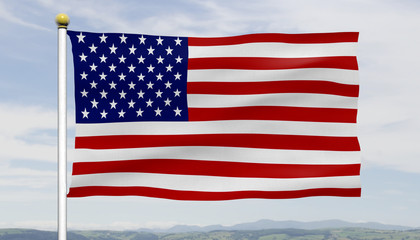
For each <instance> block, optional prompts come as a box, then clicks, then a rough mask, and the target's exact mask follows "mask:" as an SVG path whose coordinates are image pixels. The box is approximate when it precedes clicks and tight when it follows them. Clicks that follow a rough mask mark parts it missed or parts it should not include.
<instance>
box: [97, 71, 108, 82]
mask: <svg viewBox="0 0 420 240" xmlns="http://www.w3.org/2000/svg"><path fill="white" fill-rule="evenodd" d="M106 76H107V75H105V73H104V72H102V73H101V74H100V75H99V77H101V80H105V81H106Z"/></svg>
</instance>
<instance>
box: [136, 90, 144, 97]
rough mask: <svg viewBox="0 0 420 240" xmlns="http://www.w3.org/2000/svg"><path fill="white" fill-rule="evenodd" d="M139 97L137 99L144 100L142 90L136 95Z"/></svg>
mask: <svg viewBox="0 0 420 240" xmlns="http://www.w3.org/2000/svg"><path fill="white" fill-rule="evenodd" d="M137 94H138V95H139V98H144V97H143V96H144V92H143V91H142V90H140V92H138V93H137Z"/></svg>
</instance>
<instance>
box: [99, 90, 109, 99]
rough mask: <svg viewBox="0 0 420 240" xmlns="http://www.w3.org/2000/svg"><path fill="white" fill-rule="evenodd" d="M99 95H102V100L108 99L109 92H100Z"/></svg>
mask: <svg viewBox="0 0 420 240" xmlns="http://www.w3.org/2000/svg"><path fill="white" fill-rule="evenodd" d="M99 94H101V99H102V98H106V95H107V94H108V93H107V92H105V89H103V90H102V92H100V93H99Z"/></svg>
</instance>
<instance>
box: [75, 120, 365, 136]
mask: <svg viewBox="0 0 420 240" xmlns="http://www.w3.org/2000/svg"><path fill="white" fill-rule="evenodd" d="M218 133H261V134H284V135H306V136H307V135H310V136H340V137H341V136H342V137H346V136H352V137H355V136H356V134H357V133H356V124H355V123H322V122H292V121H290V122H289V121H247V120H240V121H204V122H124V123H100V124H77V125H76V136H80V137H81V136H104V135H179V134H218Z"/></svg>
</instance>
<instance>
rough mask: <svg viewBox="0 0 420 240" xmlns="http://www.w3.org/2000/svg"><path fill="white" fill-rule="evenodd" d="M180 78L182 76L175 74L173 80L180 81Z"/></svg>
mask: <svg viewBox="0 0 420 240" xmlns="http://www.w3.org/2000/svg"><path fill="white" fill-rule="evenodd" d="M181 76H182V74H179V72H177V73H176V74H175V75H174V77H175V80H181Z"/></svg>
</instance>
